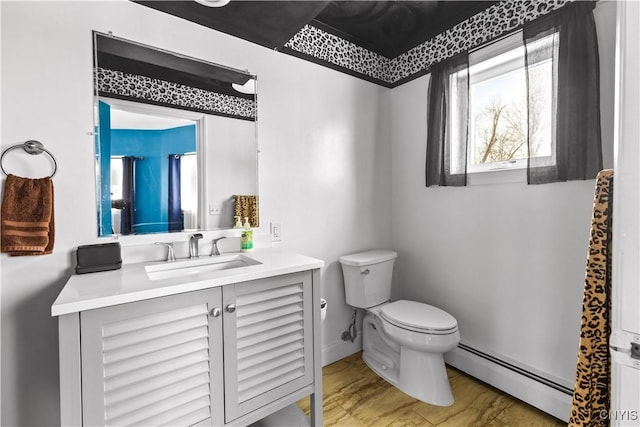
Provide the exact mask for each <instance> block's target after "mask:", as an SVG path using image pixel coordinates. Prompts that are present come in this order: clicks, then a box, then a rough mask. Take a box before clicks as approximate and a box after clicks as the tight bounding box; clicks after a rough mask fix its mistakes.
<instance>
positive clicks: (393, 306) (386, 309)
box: [380, 300, 458, 335]
mask: <svg viewBox="0 0 640 427" xmlns="http://www.w3.org/2000/svg"><path fill="white" fill-rule="evenodd" d="M380 317H382V319H383V320H385V321H387V322H389V323H391V324H392V325H395V326H397V327H399V328H402V329H407V330H410V331H414V332H419V333H423V334H434V335H448V334H453V333H455V332H456V331H457V330H458V322H457V321H456V319H455V317H453V316H452V315H450V314H449V313H447V312H446V311H444V310H441V309H439V308H437V307H434V306H431V305H428V304H423V303H420V302H417V301H407V300H400V301H395V302H392V303H390V304H385V305H384V306H383V307H381V308H380Z"/></svg>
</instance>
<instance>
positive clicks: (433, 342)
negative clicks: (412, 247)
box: [339, 249, 460, 406]
mask: <svg viewBox="0 0 640 427" xmlns="http://www.w3.org/2000/svg"><path fill="white" fill-rule="evenodd" d="M397 256H398V254H397V253H396V252H394V251H390V250H380V249H378V250H370V251H365V252H359V253H355V254H351V255H345V256H342V257H340V259H339V261H340V264H341V265H342V273H343V275H344V286H345V295H346V299H347V304H349V305H350V306H352V307H358V308H363V309H365V310H366V314H365V317H364V320H363V322H362V329H363V331H362V347H363V349H362V350H363V351H362V358H363V360H364V361H365V363H366V364H367V366H369V368H371V369H372V370H373V371H374V372H375V373H376V374H378V375H379V376H381V377H382V378H384V379H385V380H387V381H388V382H389V383H391V384H393V385H394V386H396V387H397V388H398V389H400V390H402V391H403V392H404V393H406V394H408V395H410V396H412V397H414V398H416V399H418V400H421V401H423V402H426V403H430V404H432V405H438V406H449V405H452V404H453V394H452V393H451V386H450V385H449V379H448V377H447V371H446V368H445V365H444V358H443V356H444V353H446V352H448V351H450V350H452V349H454V348H455V347H456V346H457V345H458V343H459V342H460V333H459V332H458V322H457V321H456V319H455V318H454V317H453V316H451V315H450V314H449V313H447V312H446V311H444V310H441V309H439V308H437V307H433V306H431V305H428V304H423V303H420V302H416V301H408V300H399V301H394V302H390V299H391V277H392V273H393V265H394V263H395V260H396V258H397Z"/></svg>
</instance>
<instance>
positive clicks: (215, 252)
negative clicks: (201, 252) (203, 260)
mask: <svg viewBox="0 0 640 427" xmlns="http://www.w3.org/2000/svg"><path fill="white" fill-rule="evenodd" d="M222 239H226V237H224V236H222V237H218V238H217V239H213V246H212V247H211V256H219V255H220V251H219V250H218V241H220V240H222Z"/></svg>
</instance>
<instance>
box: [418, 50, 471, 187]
mask: <svg viewBox="0 0 640 427" xmlns="http://www.w3.org/2000/svg"><path fill="white" fill-rule="evenodd" d="M430 73H431V78H430V80H429V95H428V98H429V106H428V109H429V111H428V113H427V159H426V185H427V187H430V186H432V185H439V186H464V185H467V135H468V131H467V129H468V121H469V54H468V53H463V54H460V55H458V56H456V57H454V58H451V59H449V60H447V61H443V62H441V63H439V64H435V65H433V66H432V67H431V70H430ZM451 90H453V91H454V92H455V93H456V94H457V95H456V96H453V97H452V96H451Z"/></svg>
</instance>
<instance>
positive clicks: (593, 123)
mask: <svg viewBox="0 0 640 427" xmlns="http://www.w3.org/2000/svg"><path fill="white" fill-rule="evenodd" d="M593 8H594V3H592V2H583V1H578V2H574V3H571V4H569V5H567V6H565V7H563V8H562V9H560V11H559V12H558V13H557V14H555V15H552V16H550V17H548V18H545V19H542V20H538V21H536V22H533V23H530V24H526V25H525V27H524V30H523V38H524V43H525V47H526V49H525V52H526V54H525V63H526V73H527V92H528V98H529V102H528V104H529V106H528V108H529V116H528V117H529V150H530V156H529V167H528V171H527V176H528V181H529V183H530V184H544V183H548V182H556V181H568V180H577V179H593V178H595V177H596V175H597V173H598V172H599V171H600V170H601V169H602V142H601V132H600V69H599V56H598V38H597V35H596V28H595V22H594V19H593V13H592V10H593ZM545 36H550V39H546V40H547V42H546V43H542V39H543V38H544V37H545ZM543 61H552V63H553V74H554V75H553V85H554V88H555V90H554V91H553V93H554V94H556V95H555V99H554V100H553V106H554V110H555V114H553V117H554V118H555V122H554V123H552V124H551V127H552V137H554V138H555V140H554V142H553V144H552V156H555V164H553V162H552V161H550V160H552V159H550V158H549V157H546V158H545V157H534V156H532V155H531V153H532V151H533V145H534V144H535V140H534V139H535V138H533V136H532V132H533V131H534V130H535V126H533V124H534V122H535V119H536V100H535V96H537V90H536V87H537V86H539V83H537V81H538V77H539V76H538V75H537V74H536V72H537V70H536V68H537V67H538V65H539V64H541V62H543Z"/></svg>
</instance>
